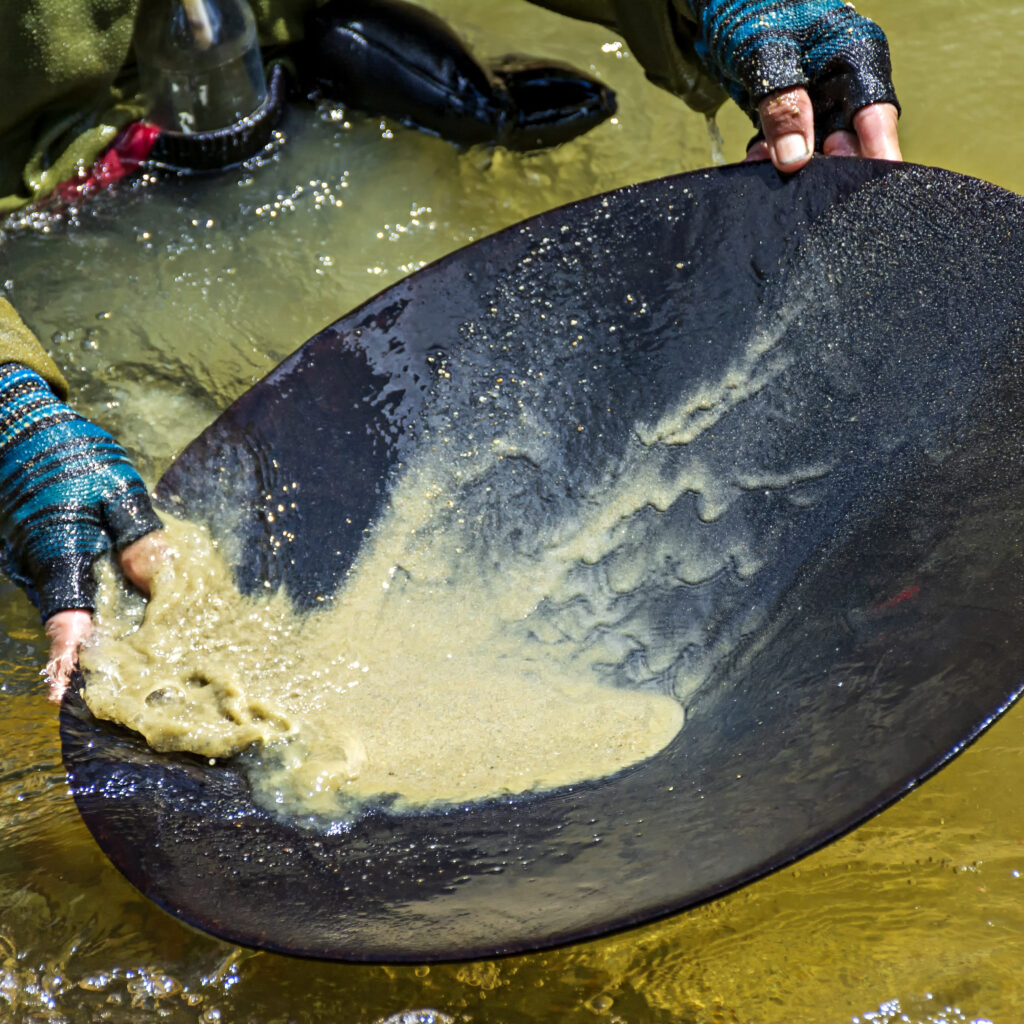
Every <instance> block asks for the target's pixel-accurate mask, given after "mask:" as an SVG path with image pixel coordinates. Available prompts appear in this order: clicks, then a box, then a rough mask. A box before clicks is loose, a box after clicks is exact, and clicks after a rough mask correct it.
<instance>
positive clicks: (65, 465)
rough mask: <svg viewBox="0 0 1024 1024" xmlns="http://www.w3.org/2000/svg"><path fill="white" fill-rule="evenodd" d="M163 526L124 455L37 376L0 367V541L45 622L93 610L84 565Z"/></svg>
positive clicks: (87, 569)
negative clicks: (68, 612) (63, 614)
mask: <svg viewBox="0 0 1024 1024" xmlns="http://www.w3.org/2000/svg"><path fill="white" fill-rule="evenodd" d="M161 526H162V524H161V522H160V519H159V518H158V517H157V514H156V513H155V512H154V511H153V506H152V504H151V503H150V500H149V495H148V494H147V493H146V487H145V485H144V484H143V482H142V478H141V477H140V476H139V474H138V473H136V471H135V469H134V468H133V467H132V465H131V463H130V462H129V461H128V456H127V455H126V454H125V452H124V449H123V448H121V446H120V445H119V444H118V443H117V442H116V441H115V440H114V439H113V438H112V437H111V436H110V435H109V434H108V433H107V432H106V431H104V430H101V429H100V428H99V427H97V426H96V425H95V424H93V423H90V422H89V421H88V420H86V419H83V418H82V417H81V416H79V415H78V414H77V413H76V412H75V411H74V410H73V409H71V408H70V407H69V406H67V405H65V404H64V403H63V402H61V401H60V400H59V399H58V398H56V397H55V396H54V394H53V392H52V391H51V390H50V388H49V386H48V385H47V383H46V381H44V380H43V378H42V377H40V376H39V374H37V373H36V372H35V371H33V370H29V369H28V368H26V367H24V366H21V365H19V364H17V363H4V364H3V365H0V536H2V537H3V543H4V560H5V563H6V566H5V568H6V569H7V573H8V575H9V576H10V577H11V578H12V579H14V580H15V581H16V582H17V583H19V584H20V585H21V586H22V587H24V588H25V590H26V591H27V592H28V595H29V597H31V598H32V600H33V601H34V602H35V604H36V605H37V607H38V608H39V610H40V612H41V613H42V617H43V619H44V620H46V619H48V618H50V616H51V615H53V614H55V613H56V612H59V611H63V610H64V609H68V608H84V609H88V610H89V611H92V610H93V608H94V602H95V595H96V584H95V581H94V580H93V576H92V565H93V562H94V561H95V559H96V557H97V556H98V555H99V554H101V553H102V552H104V551H106V550H107V549H108V548H109V547H111V545H112V546H113V547H114V548H115V549H116V550H121V549H122V548H124V547H125V546H126V545H128V544H130V543H131V542H132V541H135V540H138V539H139V538H140V537H142V536H144V535H145V534H147V533H150V532H151V531H153V530H158V529H160V528H161Z"/></svg>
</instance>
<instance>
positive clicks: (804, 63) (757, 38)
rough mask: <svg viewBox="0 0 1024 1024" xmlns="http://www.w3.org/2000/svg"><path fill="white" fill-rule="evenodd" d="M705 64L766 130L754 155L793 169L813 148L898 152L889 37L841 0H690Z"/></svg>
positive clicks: (841, 152)
mask: <svg viewBox="0 0 1024 1024" xmlns="http://www.w3.org/2000/svg"><path fill="white" fill-rule="evenodd" d="M689 4H690V8H691V11H692V14H693V17H694V19H695V20H696V22H697V26H698V38H697V44H696V49H697V53H698V56H699V57H700V58H701V60H702V61H703V63H704V65H705V67H706V68H707V70H708V71H709V73H710V74H712V75H713V76H714V77H715V78H716V79H717V80H718V81H719V82H720V83H721V84H722V85H723V86H724V87H725V88H726V89H727V90H728V92H729V94H730V95H731V96H732V97H733V99H734V100H735V101H736V102H737V103H738V104H739V105H740V106H741V107H742V108H743V109H744V110H746V111H747V113H748V114H750V116H751V118H752V119H753V120H754V122H755V124H758V125H759V127H760V128H761V129H762V131H763V133H764V140H763V141H758V142H756V143H754V144H753V145H752V146H751V148H750V150H749V151H748V154H747V158H748V159H754V160H757V159H762V160H763V159H771V160H772V162H773V163H774V164H775V166H776V167H777V168H778V169H779V170H780V171H783V172H785V173H792V172H794V171H797V170H799V169H800V168H801V167H803V166H804V165H805V164H806V163H807V162H808V161H809V160H810V159H811V156H812V154H813V152H814V149H815V139H816V138H817V139H819V140H820V141H821V146H822V150H823V151H824V152H825V153H826V154H828V155H833V156H870V157H879V158H882V159H889V160H899V159H901V157H900V149H899V139H898V135H897V130H896V119H897V117H898V116H899V105H898V103H897V100H896V93H895V90H894V88H893V85H892V81H891V75H892V68H891V65H890V62H889V47H888V44H887V42H886V39H885V35H884V34H883V32H882V30H881V29H880V28H879V27H878V26H877V25H875V24H874V22H871V21H869V20H868V19H867V18H864V17H861V15H859V14H857V13H856V11H854V10H853V8H852V6H850V5H849V4H846V3H843V2H842V0H754V2H752V3H748V4H745V5H742V6H741V7H739V8H737V5H736V4H734V3H732V2H730V0H689Z"/></svg>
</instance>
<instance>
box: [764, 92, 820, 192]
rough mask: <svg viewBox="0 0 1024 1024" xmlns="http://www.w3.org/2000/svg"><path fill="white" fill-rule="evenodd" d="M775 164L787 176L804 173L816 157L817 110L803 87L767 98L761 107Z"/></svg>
mask: <svg viewBox="0 0 1024 1024" xmlns="http://www.w3.org/2000/svg"><path fill="white" fill-rule="evenodd" d="M757 109H758V114H759V115H760V117H761V128H762V130H763V131H764V138H765V142H766V144H767V146H768V152H769V153H770V155H771V159H772V163H773V164H775V166H776V168H778V170H780V171H782V172H783V173H785V174H792V173H794V172H795V171H798V170H800V168H801V167H803V166H805V165H806V164H807V162H808V161H809V160H810V159H811V156H812V155H813V153H814V109H813V107H812V106H811V97H810V96H809V95H808V94H807V90H806V89H804V88H801V87H800V86H794V87H792V88H790V89H782V90H780V91H779V92H773V93H772V94H771V95H770V96H766V97H765V98H764V99H763V100H761V102H760V104H759V105H758V108H757Z"/></svg>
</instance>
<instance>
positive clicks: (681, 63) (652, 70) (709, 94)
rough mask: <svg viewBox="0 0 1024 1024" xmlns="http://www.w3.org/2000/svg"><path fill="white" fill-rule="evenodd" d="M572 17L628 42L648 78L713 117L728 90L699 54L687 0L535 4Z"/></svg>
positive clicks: (562, 0) (556, 0)
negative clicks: (602, 26)
mask: <svg viewBox="0 0 1024 1024" xmlns="http://www.w3.org/2000/svg"><path fill="white" fill-rule="evenodd" d="M530 2H531V3H535V4H537V5H538V6H540V7H547V8H548V9H549V10H552V11H557V12H558V13H559V14H565V15H567V16H568V17H570V18H580V19H582V20H583V21H593V22H596V23H597V24H599V25H605V26H607V27H608V28H610V29H612V30H613V31H615V32H617V33H618V34H619V35H621V36H622V38H623V39H625V41H626V45H627V46H629V48H630V50H631V51H632V53H633V56H634V57H636V59H637V60H638V61H639V62H640V63H641V65H642V66H643V69H644V71H645V72H646V74H647V77H648V78H649V79H650V80H651V81H652V82H654V84H655V85H660V86H661V87H662V88H663V89H667V90H668V91H669V92H673V93H675V94H676V95H677V96H680V97H682V99H683V100H684V101H685V102H686V103H687V104H688V105H689V106H690V107H692V108H693V109H694V110H697V111H700V112H701V113H705V114H710V113H712V112H714V111H715V110H717V109H718V108H719V107H720V106H721V105H722V103H723V102H724V101H725V99H726V95H725V92H724V91H723V90H722V88H721V86H719V85H718V83H717V82H715V81H713V80H712V79H711V78H710V77H709V76H708V75H707V73H706V72H705V71H704V70H703V68H702V67H701V65H700V62H699V60H698V59H697V55H696V52H695V51H694V38H695V36H694V33H695V31H696V25H695V23H694V21H693V18H692V16H691V14H690V8H689V5H688V4H687V3H686V0H530Z"/></svg>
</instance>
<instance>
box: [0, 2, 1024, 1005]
mask: <svg viewBox="0 0 1024 1024" xmlns="http://www.w3.org/2000/svg"><path fill="white" fill-rule="evenodd" d="M429 6H431V7H432V8H434V9H436V10H438V11H439V12H441V13H443V14H445V15H446V16H447V17H449V18H450V19H451V21H452V23H453V24H455V25H457V26H458V27H459V29H460V30H461V31H462V32H464V33H465V34H466V35H467V36H468V37H469V38H470V39H471V40H472V41H473V43H474V45H475V46H476V48H477V50H478V52H479V53H481V54H491V55H494V54H498V53H503V52H508V51H523V52H530V53H537V54H541V53H542V54H545V55H549V56H553V57H558V58H561V59H565V60H570V61H573V62H575V63H577V64H579V65H581V66H590V67H592V68H593V69H594V71H595V72H596V73H597V74H599V75H600V76H601V77H602V78H604V79H605V80H606V81H607V82H608V83H609V84H611V85H612V86H614V87H615V88H616V89H617V90H618V91H619V99H620V111H619V115H618V117H617V118H616V119H615V121H614V122H613V123H609V124H606V125H604V126H602V127H601V128H599V129H598V130H596V131H595V132H594V133H592V134H591V135H589V136H587V137H585V138H583V139H581V140H578V141H577V142H575V143H573V144H571V145H568V146H566V147H564V148H562V149H561V150H559V151H557V152H554V153H547V154H539V155H535V156H530V157H521V156H514V155H509V154H506V153H501V152H498V153H494V154H490V153H484V152H470V153H465V154H459V153H458V152H456V151H455V150H454V149H453V148H452V147H449V146H448V145H446V144H445V143H443V142H441V141H439V140H436V139H432V138H429V137H426V136H423V135H419V134H416V133H413V132H410V131H407V130H405V129H401V128H399V127H396V126H392V125H386V124H384V125H382V124H381V123H379V122H376V121H372V120H368V119H365V118H361V117H357V116H352V117H348V116H346V115H345V113H344V112H342V111H338V110H336V109H332V108H330V107H325V108H323V109H321V110H320V111H319V112H318V113H316V114H314V113H313V112H312V111H310V110H308V109H301V110H296V111H295V112H294V113H293V115H292V116H291V117H290V118H289V120H288V121H287V122H286V123H285V125H284V128H283V134H284V137H285V139H284V144H283V145H282V146H281V148H280V150H279V152H278V153H277V154H276V155H275V156H273V157H272V158H271V159H270V160H269V161H268V162H267V163H266V164H265V165H264V166H262V167H259V168H257V169H254V170H253V171H251V172H248V173H237V174H232V175H228V176H226V177H225V178H222V179H216V180H208V181H202V182H197V183H190V184H188V185H185V186H183V185H180V184H177V183H173V182H163V183H157V184H154V185H152V186H149V187H142V188H138V187H136V188H122V189H120V190H119V191H118V192H117V193H116V194H115V195H113V196H109V197H104V198H103V199H101V200H99V201H98V202H96V203H95V204H93V206H92V207H91V208H90V209H89V210H87V211H86V212H85V213H84V214H83V215H82V216H81V217H80V218H79V219H78V221H77V222H76V223H72V224H64V225H60V224H58V225H52V226H49V230H46V231H44V230H41V226H40V225H37V226H36V227H35V228H33V229H31V230H26V231H23V232H17V233H16V234H15V235H13V236H12V237H11V238H9V239H7V240H6V242H5V243H4V244H3V246H2V248H0V281H2V280H6V281H8V287H9V290H10V294H11V297H12V299H13V301H14V302H15V304H16V305H17V307H18V308H19V310H20V311H21V312H22V314H23V316H24V317H25V318H26V320H27V321H28V322H29V323H30V324H31V325H32V326H33V327H34V328H35V329H36V330H37V331H38V333H39V334H40V336H41V337H43V338H44V340H49V343H50V349H51V351H52V352H53V353H54V355H55V358H57V359H58V361H59V362H60V364H61V366H62V367H63V368H65V370H66V371H67V373H68V376H69V378H70V379H71V381H72V384H73V387H74V388H75V392H76V396H77V404H78V405H79V407H80V408H81V409H82V410H83V411H84V412H87V413H88V414H90V415H92V416H94V417H95V418H97V419H98V420H100V421H101V422H102V423H103V424H104V426H106V427H108V428H109V429H110V430H112V431H113V432H114V433H115V434H117V435H118V436H119V437H120V438H121V439H122V441H123V442H124V443H125V444H126V445H127V446H128V447H129V449H130V450H131V451H132V454H133V455H134V456H135V457H136V459H137V461H138V463H139V465H140V467H141V468H142V470H143V472H144V474H145V476H146V477H147V479H148V480H149V481H151V482H152V481H155V480H156V479H157V478H158V477H159V475H160V473H161V472H162V471H163V469H164V468H165V467H166V465H167V464H168V463H169V461H170V460H171V459H172V458H173V456H174V455H175V454H176V452H177V451H178V450H180V448H181V447H182V445H183V444H185V443H186V442H187V441H188V440H189V439H191V438H192V437H193V436H194V435H195V434H197V433H198V432H199V431H200V430H201V429H202V428H203V427H204V426H205V425H206V424H207V423H208V422H209V421H210V420H211V419H212V418H213V417H214V416H215V415H216V413H217V412H218V411H219V410H220V409H222V408H224V407H225V406H226V405H227V404H229V403H230V401H231V400H232V399H233V398H235V397H236V396H237V395H238V394H240V393H241V392H242V391H243V390H245V388H247V387H248V386H249V385H250V384H251V383H252V382H254V381H255V380H257V379H259V378H260V377H261V376H262V375H263V374H264V373H266V372H267V371H268V370H269V369H270V368H271V367H272V366H273V365H275V363H276V362H277V361H279V360H280V359H281V358H282V357H283V356H285V355H286V354H287V353H289V352H290V351H291V350H293V349H294V348H295V347H297V346H298V345H299V344H301V343H302V342H303V341H304V340H305V339H306V338H307V337H308V336H310V335H311V334H313V333H314V332H315V331H317V330H318V329H319V328H320V327H322V326H323V324H325V323H326V322H328V321H330V320H333V319H334V318H336V317H337V316H339V315H341V314H342V313H343V312H345V311H346V310H348V309H350V308H352V307H353V306H355V305H356V304H358V303H359V302H360V301H362V300H363V299H365V298H367V297H368V296H370V295H372V294H374V293H375V292H377V291H379V290H380V289H381V288H384V287H386V286H387V285H389V284H392V283H394V282H395V281H397V280H399V279H400V278H401V277H403V276H404V275H405V274H407V273H409V272H410V271H412V270H414V269H416V268H417V267H419V266H421V265H423V263H425V262H427V261H429V260H431V259H434V258H436V257H438V256H440V255H442V254H444V253H446V252H448V251H450V250H451V249H453V248H455V247H457V246H459V245H462V244H464V243H466V242H468V241H470V240H472V239H474V238H478V237H481V236H482V235H484V234H487V233H489V232H491V231H493V230H496V229H498V228H500V227H502V226H504V225H506V224H508V223H512V222H514V221H516V220H518V219H521V218H522V217H525V216H528V215H529V214H532V213H535V212H537V211H539V210H542V209H545V208H548V207H551V206H554V205H557V204H559V203H563V202H568V201H571V200H573V199H575V198H578V197H580V196H583V195H587V194H592V193H594V192H598V191H602V190H605V189H609V188H613V187H616V186H618V185H621V184H625V183H628V182H630V181H637V180H642V179H644V178H650V177H654V176H657V175H660V174H667V173H671V172H674V171H676V170H685V169H691V168H695V167H699V166H702V165H704V164H706V163H708V162H709V161H710V149H709V143H708V134H707V130H706V128H705V125H704V123H703V120H702V119H701V118H699V117H697V116H695V115H693V114H691V113H689V112H688V111H687V110H686V109H685V108H684V107H683V106H682V105H681V104H679V103H677V102H676V101H674V100H673V99H672V98H671V97H669V96H667V95H665V94H663V93H661V92H659V91H658V90H657V89H655V88H654V87H652V86H650V85H649V84H647V83H646V82H645V81H644V80H643V76H642V74H641V73H640V72H639V70H638V68H637V66H636V64H635V62H634V61H633V60H632V58H631V57H630V56H629V54H628V52H627V51H626V49H625V47H624V46H623V45H622V44H620V43H619V42H618V41H617V40H616V39H615V38H614V37H613V36H612V35H611V34H610V33H607V32H605V31H603V30H600V29H596V28H594V27H592V26H584V25H577V24H574V23H570V22H567V21H565V20H563V19H559V18H557V17H555V16H553V15H548V14H546V13H545V12H541V11H538V10H535V9H533V8H530V7H529V6H527V5H526V4H521V3H513V2H508V3H502V4H500V5H499V4H487V5H481V4H480V3H473V2H471V0H445V2H443V3H442V2H439V0H435V2H433V3H431V4H430V5H429ZM484 6H486V16H485V15H484V12H483V7H484ZM861 6H862V9H863V10H864V12H865V13H867V14H870V15H872V16H874V17H876V18H878V20H879V21H881V22H882V23H883V24H884V26H885V27H886V28H887V30H888V31H889V34H890V38H891V41H892V45H893V51H894V64H895V66H896V71H897V86H898V87H899V90H900V96H901V100H902V102H903V105H904V111H905V116H904V124H903V135H902V138H903V142H904V152H905V155H906V156H907V158H908V159H911V160H916V161H919V162H922V163H931V164H937V165H941V166H944V167H948V168H950V169H952V170H957V171H961V172H964V173H970V174H975V175H978V176H981V177H985V178H988V179H989V180H992V181H995V182H996V183H997V184H1000V185H1002V186H1004V187H1006V188H1010V189H1013V190H1015V191H1018V192H1024V138H1022V136H1021V133H1020V132H1019V129H1018V125H1019V123H1020V115H1021V114H1022V113H1024V100H1022V99H1021V97H1022V95H1024V92H1022V88H1021V87H1022V85H1024V70H1022V68H1021V65H1020V53H1021V52H1022V51H1024V8H1017V7H1009V6H1008V5H1006V4H1003V3H999V2H998V0H984V2H979V3H978V4H975V5H972V6H970V7H965V6H964V5H963V4H962V3H959V2H954V0H932V2H929V3H927V4H925V3H924V2H922V0H908V2H906V3H904V4H901V5H899V6H898V7H897V6H896V5H885V4H882V3H880V2H877V0H876V2H874V3H871V4H863V5H861ZM720 124H721V127H722V131H723V134H724V135H725V139H726V147H725V149H726V158H727V159H730V160H734V159H738V158H739V157H740V156H741V155H742V151H743V146H744V144H745V142H746V140H747V138H748V137H749V134H750V128H749V125H748V124H747V123H746V122H745V121H744V119H743V118H742V117H741V116H739V115H738V114H737V113H736V112H735V111H728V112H727V113H726V114H724V115H723V116H722V117H721V118H720ZM0 621H2V623H3V624H4V627H5V629H6V635H5V636H3V637H2V638H0V661H2V663H0V690H2V697H0V699H2V701H3V710H4V716H5V720H6V721H5V728H4V730H3V732H2V734H0V735H2V740H0V825H2V829H3V837H4V838H3V844H2V847H0V1020H3V1021H7V1020H11V1021H14V1022H22V1021H25V1022H28V1021H32V1022H38V1021H55V1022H57V1021H60V1022H63V1021H67V1022H71V1024H78V1022H92V1021H104V1020H109V1021H126V1022H127V1021H131V1022H133V1024H134V1022H146V1021H157V1020H168V1021H172V1022H178V1021H181V1022H192V1021H202V1022H208V1024H209V1022H214V1021H223V1022H225V1024H228V1022H235V1021H245V1022H249V1021H252V1022H256V1024H270V1022H278V1021H280V1022H284V1021H302V1022H307V1021H308V1022H320V1021H332V1022H333V1021H340V1022H343V1024H377V1022H381V1021H389V1022H390V1024H399V1022H401V1024H412V1022H417V1024H442V1022H449V1021H459V1022H468V1024H499V1022H501V1024H506V1022H511V1024H515V1022H535V1021H543V1022H551V1024H554V1022H559V1024H561V1022H563V1021H590V1020H604V1021H608V1022H612V1021H621V1022H629V1024H646V1022H662V1021H664V1022H666V1024H669V1022H671V1024H690V1022H693V1024H791V1022H792V1024H805V1022H806V1024H818V1022H840V1024H845V1022H854V1021H857V1022H859V1021H866V1020H873V1021H879V1020H881V1021H901V1020H907V1021H911V1022H919V1024H925V1022H927V1024H933V1022H934V1024H946V1022H949V1024H954V1022H962V1021H979V1022H980V1021H992V1022H994V1024H1015V1022H1017V1021H1019V1020H1020V1019H1021V1017H1022V1007H1024V994H1021V988H1022V986H1021V984H1020V980H1019V976H1020V964H1021V962H1022V961H1024V900H1022V895H1024V889H1022V886H1024V877H1022V874H1024V797H1022V796H1021V794H1022V793H1024V738H1022V734H1024V728H1022V725H1024V710H1022V709H1021V708H1017V709H1014V710H1013V711H1011V712H1010V713H1009V714H1008V715H1007V716H1006V718H1005V719H1004V720H1003V721H1001V722H1000V723H998V724H997V725H996V726H995V727H994V728H993V729H992V730H991V731H990V732H989V733H988V734H987V735H986V736H985V737H983V739H982V740H981V741H980V742H979V743H978V744H976V745H975V746H974V747H972V748H971V749H970V750H968V751H967V752H966V753H965V754H964V755H963V756H962V757H961V758H959V759H958V760H957V761H956V762H954V763H953V764H952V765H950V766H949V767H948V768H946V769H944V770H943V771H942V772H941V773H940V774H939V775H938V776H937V777H936V778H934V779H932V780H931V781H929V782H928V783H927V784H926V785H924V786H923V787H922V788H921V789H920V790H919V791H918V792H916V793H914V794H912V795H911V796H910V797H908V798H907V799H905V800H903V801H902V802H900V803H899V804H897V805H896V806H895V807H893V808H892V809H890V810H889V811H887V812H885V813H884V814H883V815H880V816H879V817H878V818H876V819H875V820H874V821H872V822H870V823H868V824H867V825H865V826H863V827H861V828H860V829H858V830H857V831H856V832H854V833H853V834H852V835H850V836H848V837H846V838H845V839H843V840H841V841H839V842H837V843H835V844H833V845H832V846H830V847H828V848H827V849H825V850H823V851H821V852H820V853H818V854H816V855H815V856H812V857H810V858H807V859H806V860H804V861H802V862H800V863H799V864H797V865H796V866H795V867H793V868H791V869H789V870H786V871H783V872H780V873H778V874H777V875H775V876H772V877H770V878H768V879H765V880H764V881H762V882H759V883H757V884H755V885H752V886H750V887H748V888H746V889H744V890H743V891H741V892H739V893H736V894H735V895H733V896H731V897H728V898H726V899H723V900H719V901H716V902H715V903H712V904H709V905H708V906H705V907H701V908H698V909H696V910H694V911H691V912H689V913H687V914H684V915H681V916H678V917H676V918H673V919H670V920H668V921H665V922H661V923H657V924H653V925H649V926H647V927H644V928H641V929H637V930H635V931H632V932H628V933H625V934H622V935H619V936H613V937H610V938H606V939H603V940H600V941H596V942H591V943H587V944H583V945H580V946H576V947H573V948H570V949H565V950H559V951H554V952H548V953H543V954H535V955H532V956H525V957H517V958H514V959H508V960H501V961H494V962H478V963H471V964H461V965H442V966H434V967H431V968H426V967H419V968H414V967H401V968H388V967H364V966H349V965H336V964H333V965H332V964H321V963H311V962H302V961H295V960H289V959H287V958H283V957H279V956H275V955H271V954H265V953H259V954H256V953H251V952H249V951H244V950H238V949H235V948H233V947H231V946H229V945H227V944H225V943H222V942H219V941H217V940H214V939H211V938H209V937H207V936H205V935H201V934H199V933H196V932H194V931H193V930H191V929H189V928H187V927H186V926H184V925H182V924H180V923H178V922H177V921H175V920H173V919H172V918H170V917H168V916H167V915H166V914H164V913H163V912H162V911H160V910H159V909H158V908H157V907H156V906H154V905H153V904H151V903H150V902H149V901H147V900H145V899H144V898H143V897H141V896H139V895H138V894H137V893H136V892H135V891H134V890H133V889H132V888H131V886H129V885H128V883H127V882H125V881H124V880H123V879H122V878H121V877H120V875H118V874H117V873H116V871H115V870H114V869H113V868H112V867H111V866H110V865H109V864H108V863H107V862H106V860H105V858H104V857H103V856H102V855H101V854H100V853H99V851H98V849H97V847H96V846H95V844H94V843H93V841H92V839H91V838H90V837H89V835H88V834H87V833H86V831H85V829H84V827H83V826H82V825H81V823H80V822H79V820H78V816H77V813H76V811H75V809H74V806H73V804H72V802H71V799H70V797H69V796H68V795H67V792H66V787H65V783H64V776H63V771H62V769H61V766H60V751H59V743H58V739H57V729H56V714H55V712H54V710H53V709H52V708H51V707H50V706H49V705H47V704H46V703H45V701H44V700H43V698H42V693H41V687H40V684H39V680H38V669H39V666H40V665H41V663H42V660H43V657H44V648H43V645H42V643H41V638H40V631H39V628H38V624H37V621H36V617H35V614H34V612H33V611H32V609H31V608H30V607H29V605H28V604H27V602H26V601H25V600H24V598H22V596H21V595H20V594H19V593H18V592H17V591H16V590H15V589H14V588H13V587H11V586H10V585H8V584H6V583H4V584H2V588H0ZM871 1014H874V1016H871Z"/></svg>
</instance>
